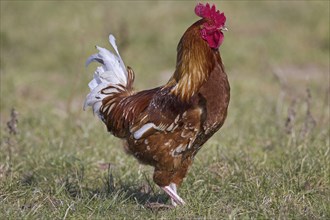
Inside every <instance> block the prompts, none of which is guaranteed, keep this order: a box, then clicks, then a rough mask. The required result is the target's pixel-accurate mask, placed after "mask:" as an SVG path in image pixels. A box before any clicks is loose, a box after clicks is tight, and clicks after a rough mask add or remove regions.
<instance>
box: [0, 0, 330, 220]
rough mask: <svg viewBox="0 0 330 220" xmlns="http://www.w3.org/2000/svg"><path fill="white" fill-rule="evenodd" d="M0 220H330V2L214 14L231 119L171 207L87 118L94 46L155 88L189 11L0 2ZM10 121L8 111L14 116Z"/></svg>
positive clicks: (190, 5) (145, 5) (145, 172)
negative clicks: (113, 52) (113, 50)
mask: <svg viewBox="0 0 330 220" xmlns="http://www.w3.org/2000/svg"><path fill="white" fill-rule="evenodd" d="M0 4H1V9H0V10H1V13H0V16H1V19H0V20H1V25H0V28H1V32H0V36H1V56H0V61H1V66H0V76H1V104H0V109H1V113H0V116H1V117H0V124H1V136H0V138H1V139H0V141H1V148H0V151H1V154H0V203H1V206H0V219H21V218H26V219H40V218H56V219H66V218H74V219H87V218H88V219H102V218H105V219H108V218H110V219H114V218H116V219H132V218H134V219H146V218H150V219H159V218H160V219H173V218H178V219H192V218H195V219H250V218H254V219H255V218H257V219H272V218H275V219H329V218H330V164H329V161H330V146H329V137H330V134H329V132H330V130H329V93H330V86H329V26H328V21H329V2H328V1H311V2H309V1H290V2H283V1H267V2H261V1H253V2H247V1H246V2H245V1H235V2H230V1H223V2H221V1H218V2H215V4H216V5H217V7H218V8H219V9H220V10H221V11H224V12H225V15H226V16H227V27H228V29H229V31H228V32H226V33H225V40H224V43H223V45H222V46H221V48H220V51H221V55H222V58H223V60H224V64H225V67H226V71H227V73H228V76H229V80H230V83H231V92H232V99H231V103H230V106H229V115H228V119H227V121H226V123H225V125H224V127H223V128H222V129H221V131H220V132H218V133H217V134H216V135H215V136H214V137H213V138H212V139H211V140H210V141H209V142H207V143H206V144H205V146H204V147H203V148H202V150H201V151H200V152H199V153H198V154H197V157H196V159H195V161H194V165H193V166H192V168H191V169H190V172H189V175H188V177H187V178H186V180H185V182H184V183H183V185H182V187H181V188H180V189H179V194H180V196H181V197H182V198H184V199H185V201H186V202H187V205H186V206H184V207H179V208H176V209H157V207H154V206H152V205H150V203H153V202H163V203H166V204H169V202H170V201H169V200H168V198H167V197H166V196H165V195H164V193H163V192H162V191H161V190H160V189H159V188H158V187H157V186H155V184H154V183H153V182H152V169H151V168H150V167H145V166H142V165H138V163H137V161H136V160H135V159H134V158H132V157H130V156H128V155H126V154H125V153H124V151H123V149H122V143H121V141H120V140H118V139H116V138H114V137H112V136H111V135H110V134H108V133H107V132H106V129H105V127H104V126H103V125H102V123H101V122H100V121H99V120H98V119H97V118H96V117H94V116H93V115H92V112H91V110H88V111H86V112H84V111H83V110H82V105H83V102H84V98H85V96H86V94H87V93H88V88H87V83H88V81H89V80H90V79H91V77H92V73H93V69H94V68H95V67H96V65H95V64H93V65H91V67H89V68H87V69H86V68H85V66H84V63H85V60H86V58H87V57H88V56H89V55H91V54H92V53H95V52H96V50H95V47H94V46H95V45H96V44H97V45H99V46H103V47H109V44H108V42H107V37H108V34H109V33H112V34H114V35H115V36H116V37H117V42H118V44H119V50H120V51H121V54H122V57H123V59H124V62H125V64H126V65H129V66H131V67H132V68H133V69H134V70H135V72H136V83H135V87H136V88H137V89H138V90H139V89H147V88H151V87H155V86H158V85H161V84H164V83H165V82H166V81H167V80H168V78H169V77H170V75H171V73H172V72H173V70H174V66H175V59H176V45H177V43H178V41H179V39H180V37H181V35H182V33H183V32H184V31H185V30H186V28H187V27H188V26H189V25H191V24H192V23H193V22H195V21H196V20H197V19H198V18H197V17H196V16H195V15H194V13H193V9H194V6H195V4H196V2H193V1H192V2H187V1H184V2H172V1H170V2H150V1H145V2H117V1H115V2H103V1H101V2H61V3H59V2H42V1H30V2H26V3H25V2H21V1H17V2H15V1H1V2H0ZM12 108H14V109H15V111H12Z"/></svg>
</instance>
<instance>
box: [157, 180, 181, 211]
mask: <svg viewBox="0 0 330 220" xmlns="http://www.w3.org/2000/svg"><path fill="white" fill-rule="evenodd" d="M162 189H163V190H164V191H165V192H166V193H167V195H169V196H170V197H171V201H172V205H173V206H176V205H184V204H185V202H184V201H183V199H181V197H180V196H179V195H178V194H177V192H176V185H175V184H174V183H171V184H170V185H169V186H164V187H162Z"/></svg>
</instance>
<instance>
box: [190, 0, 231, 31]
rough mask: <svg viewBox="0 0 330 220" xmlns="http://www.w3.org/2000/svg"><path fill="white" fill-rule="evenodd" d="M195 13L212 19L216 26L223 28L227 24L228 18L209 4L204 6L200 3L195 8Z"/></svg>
mask: <svg viewBox="0 0 330 220" xmlns="http://www.w3.org/2000/svg"><path fill="white" fill-rule="evenodd" d="M195 13H196V15H198V16H199V17H202V18H208V19H211V20H212V21H213V22H214V24H215V25H216V26H219V27H221V26H223V25H224V24H225V22H226V16H225V15H224V13H220V11H219V10H216V8H215V6H214V5H212V7H210V5H209V3H206V5H203V4H202V3H198V4H197V5H196V7H195Z"/></svg>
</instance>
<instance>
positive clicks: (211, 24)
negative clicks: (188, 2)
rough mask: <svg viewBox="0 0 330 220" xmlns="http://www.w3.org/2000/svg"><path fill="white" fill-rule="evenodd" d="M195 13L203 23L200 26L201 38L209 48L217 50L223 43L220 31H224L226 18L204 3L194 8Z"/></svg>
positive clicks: (213, 7)
mask: <svg viewBox="0 0 330 220" xmlns="http://www.w3.org/2000/svg"><path fill="white" fill-rule="evenodd" d="M195 13H196V15H198V16H199V17H202V18H203V20H205V22H204V23H203V24H202V25H201V27H200V28H201V37H202V38H203V39H204V40H205V41H206V42H207V43H208V44H209V46H210V47H211V48H214V49H218V48H219V46H220V45H221V43H222V41H223V38H224V36H223V33H222V31H226V30H227V28H226V26H225V22H226V16H225V15H224V13H220V11H219V10H216V8H215V6H214V5H212V7H211V6H210V5H209V4H208V3H206V5H203V4H201V3H199V4H198V5H197V6H196V7H195Z"/></svg>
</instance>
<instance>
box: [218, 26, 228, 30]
mask: <svg viewBox="0 0 330 220" xmlns="http://www.w3.org/2000/svg"><path fill="white" fill-rule="evenodd" d="M220 31H228V28H227V27H226V26H222V27H221V28H220Z"/></svg>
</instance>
